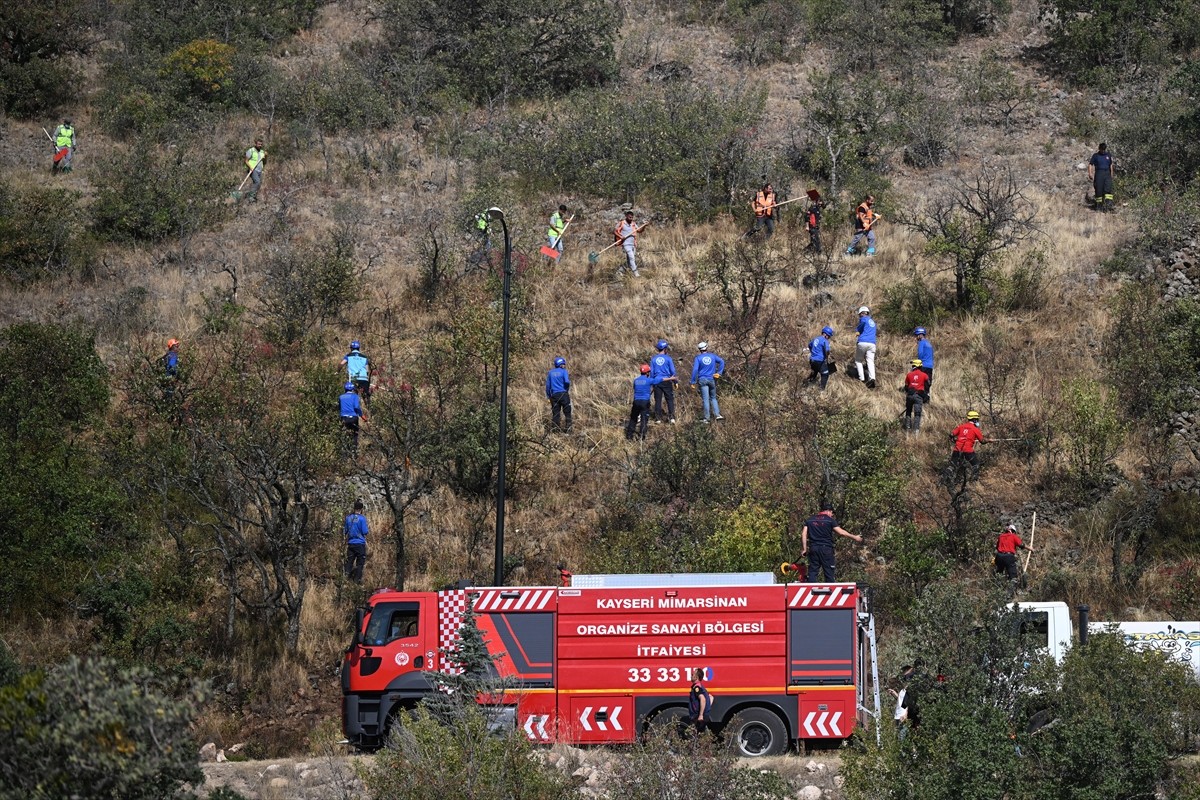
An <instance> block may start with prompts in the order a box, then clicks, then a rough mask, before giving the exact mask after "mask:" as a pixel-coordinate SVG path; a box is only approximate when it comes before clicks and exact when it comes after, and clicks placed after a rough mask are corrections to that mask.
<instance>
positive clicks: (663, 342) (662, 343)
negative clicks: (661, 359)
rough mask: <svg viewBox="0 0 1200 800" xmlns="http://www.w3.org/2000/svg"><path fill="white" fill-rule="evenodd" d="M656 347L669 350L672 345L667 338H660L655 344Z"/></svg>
mask: <svg viewBox="0 0 1200 800" xmlns="http://www.w3.org/2000/svg"><path fill="white" fill-rule="evenodd" d="M654 347H655V348H657V349H658V350H667V349H669V348H670V347H671V345H670V344H669V343H668V342H667V340H666V339H659V340H658V342H657V343H656V344H655V345H654Z"/></svg>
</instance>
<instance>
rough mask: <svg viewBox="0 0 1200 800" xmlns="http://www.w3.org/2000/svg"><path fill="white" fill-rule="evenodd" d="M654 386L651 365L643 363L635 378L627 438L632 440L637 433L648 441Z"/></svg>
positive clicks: (626, 432) (626, 427)
mask: <svg viewBox="0 0 1200 800" xmlns="http://www.w3.org/2000/svg"><path fill="white" fill-rule="evenodd" d="M653 388H654V380H653V379H652V378H651V377H650V365H649V364H642V366H641V368H640V370H639V374H638V376H637V377H636V378H634V379H633V406H631V407H630V409H629V422H628V423H626V424H625V438H626V439H628V440H630V441H632V440H633V435H634V434H635V433H636V434H638V437H639V438H640V439H641V440H642V441H643V442H644V441H646V428H647V423H649V421H650V393H651V390H652V389H653Z"/></svg>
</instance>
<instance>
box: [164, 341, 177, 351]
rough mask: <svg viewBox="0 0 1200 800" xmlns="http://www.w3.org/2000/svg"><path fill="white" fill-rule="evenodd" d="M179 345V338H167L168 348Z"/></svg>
mask: <svg viewBox="0 0 1200 800" xmlns="http://www.w3.org/2000/svg"><path fill="white" fill-rule="evenodd" d="M178 346H179V340H178V339H167V349H168V350H170V349H171V348H172V347H178Z"/></svg>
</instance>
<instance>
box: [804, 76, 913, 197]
mask: <svg viewBox="0 0 1200 800" xmlns="http://www.w3.org/2000/svg"><path fill="white" fill-rule="evenodd" d="M809 84H810V86H811V89H810V90H809V94H808V97H807V98H806V99H805V101H804V107H805V109H806V110H807V111H808V118H807V121H806V123H805V128H804V130H803V131H800V132H797V133H794V134H793V137H794V138H795V139H796V143H795V145H794V147H793V154H792V160H793V163H794V165H795V166H797V167H798V168H800V169H802V170H803V171H805V172H808V173H810V174H814V175H818V176H821V177H823V178H826V179H827V180H828V181H829V187H830V193H835V192H837V191H838V190H839V189H840V188H841V186H842V185H843V184H846V183H848V182H855V183H861V182H863V181H864V180H865V173H868V172H874V171H877V170H878V169H879V168H880V167H881V166H882V164H883V162H884V159H885V157H886V154H887V152H888V151H889V149H890V148H891V145H892V143H893V140H894V138H895V136H896V134H897V128H896V117H895V113H896V111H897V110H898V106H899V104H900V99H901V98H900V97H899V96H897V95H894V94H893V93H892V91H891V89H890V87H889V86H888V84H887V83H886V82H885V81H884V80H883V78H882V77H881V76H880V75H879V74H878V73H877V72H873V71H868V72H865V73H864V74H861V75H854V76H847V75H845V74H843V73H840V72H836V71H830V72H822V71H816V72H813V74H812V75H811V76H810V81H809Z"/></svg>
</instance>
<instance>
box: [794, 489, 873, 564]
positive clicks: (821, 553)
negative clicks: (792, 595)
mask: <svg viewBox="0 0 1200 800" xmlns="http://www.w3.org/2000/svg"><path fill="white" fill-rule="evenodd" d="M835 533H836V534H837V535H838V536H845V537H846V538H847V539H853V540H854V541H856V542H862V537H861V536H858V535H857V534H853V533H850V531H848V530H845V529H844V528H842V526H841V525H839V524H838V521H837V520H836V519H834V516H833V506H832V505H831V504H829V503H822V504H821V511H820V512H819V513H818V514H817V515H816V516H813V517H809V518H808V520H807V521H806V522H805V523H804V527H803V528H802V529H801V530H800V557H801V558H804V557H805V556H808V582H809V583H815V582H816V580H817V577H818V576H819V575H820V574H821V573H824V575H825V581H826V582H828V583H836V582H837V565H836V564H835V563H834V558H833V535H834V534H835ZM810 540H811V543H812V547H811V554H810V552H809V551H810V547H809V543H810Z"/></svg>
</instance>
